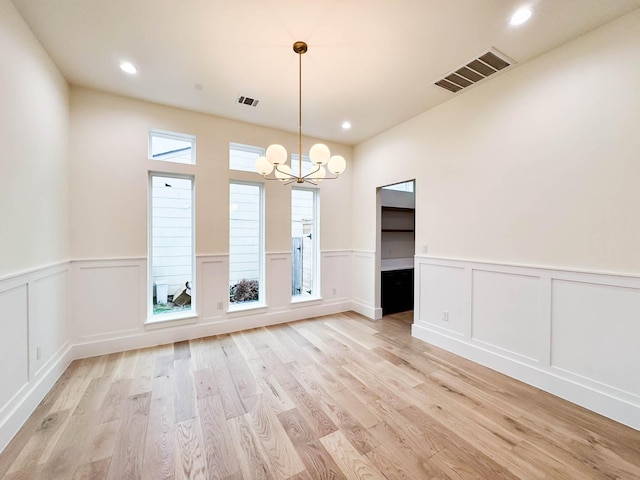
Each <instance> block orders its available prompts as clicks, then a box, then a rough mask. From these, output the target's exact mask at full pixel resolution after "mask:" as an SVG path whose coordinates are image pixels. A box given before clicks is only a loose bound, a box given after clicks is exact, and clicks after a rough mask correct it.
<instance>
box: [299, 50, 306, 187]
mask: <svg viewBox="0 0 640 480" xmlns="http://www.w3.org/2000/svg"><path fill="white" fill-rule="evenodd" d="M305 51H306V50H305ZM303 53H304V51H301V52H298V183H302V182H303V180H302V54H303Z"/></svg>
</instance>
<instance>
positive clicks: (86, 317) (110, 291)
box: [72, 259, 147, 342]
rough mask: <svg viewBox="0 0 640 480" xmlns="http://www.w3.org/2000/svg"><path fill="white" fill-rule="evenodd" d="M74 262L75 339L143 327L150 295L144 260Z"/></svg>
mask: <svg viewBox="0 0 640 480" xmlns="http://www.w3.org/2000/svg"><path fill="white" fill-rule="evenodd" d="M74 265H75V268H74V281H73V284H74V288H73V293H72V296H73V305H74V307H75V308H74V315H73V320H74V322H73V330H72V331H73V335H74V337H75V339H76V341H79V342H85V341H91V340H92V339H97V338H100V337H105V336H113V335H114V334H126V333H131V332H135V331H141V330H142V326H143V322H144V320H145V317H146V308H145V305H146V296H147V295H146V294H147V286H146V278H147V271H146V265H147V264H146V261H145V260H144V259H130V260H129V259H127V260H95V261H82V262H74ZM92 337H93V338H92Z"/></svg>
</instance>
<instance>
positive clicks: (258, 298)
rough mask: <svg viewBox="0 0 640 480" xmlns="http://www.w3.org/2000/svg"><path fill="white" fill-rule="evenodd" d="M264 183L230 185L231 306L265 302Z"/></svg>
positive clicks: (235, 183)
mask: <svg viewBox="0 0 640 480" xmlns="http://www.w3.org/2000/svg"><path fill="white" fill-rule="evenodd" d="M262 198H263V187H262V184H256V183H241V182H231V183H230V185H229V303H230V305H231V306H232V307H233V306H236V307H239V306H253V305H259V304H262V303H264V295H263V290H264V281H263V280H264V276H263V265H264V228H263V217H264V213H263V200H262Z"/></svg>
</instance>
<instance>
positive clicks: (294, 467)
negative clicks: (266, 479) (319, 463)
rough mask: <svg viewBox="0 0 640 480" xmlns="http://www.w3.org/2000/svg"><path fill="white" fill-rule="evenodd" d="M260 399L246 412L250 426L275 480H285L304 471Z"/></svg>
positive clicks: (289, 441)
mask: <svg viewBox="0 0 640 480" xmlns="http://www.w3.org/2000/svg"><path fill="white" fill-rule="evenodd" d="M265 403H266V402H264V401H263V400H262V399H261V398H259V400H258V401H256V402H255V404H254V405H253V406H252V408H251V409H250V410H249V412H248V418H249V419H251V423H250V426H251V428H252V429H253V432H254V433H255V435H256V437H257V438H258V440H259V441H260V445H261V447H262V452H263V456H264V457H265V458H266V459H267V461H268V462H269V464H270V465H271V472H272V473H273V476H274V477H275V478H276V479H279V480H286V479H288V478H289V477H291V476H293V475H295V474H296V473H300V472H302V471H303V470H304V469H305V466H304V464H303V463H302V460H300V457H299V456H298V453H297V452H296V450H295V448H294V447H293V444H292V443H291V440H290V439H289V437H288V436H287V434H286V432H285V430H284V428H283V427H282V424H281V423H280V421H279V420H278V418H277V417H276V415H275V413H274V412H272V411H271V410H270V409H268V408H267V407H266V405H265Z"/></svg>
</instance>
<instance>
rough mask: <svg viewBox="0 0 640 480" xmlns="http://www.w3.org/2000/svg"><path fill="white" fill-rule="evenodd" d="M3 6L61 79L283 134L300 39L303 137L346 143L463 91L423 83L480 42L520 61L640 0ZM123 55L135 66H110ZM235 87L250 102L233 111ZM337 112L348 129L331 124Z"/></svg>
mask: <svg viewBox="0 0 640 480" xmlns="http://www.w3.org/2000/svg"><path fill="white" fill-rule="evenodd" d="M13 3H14V4H15V6H16V8H17V9H18V10H19V11H20V13H21V14H22V16H23V17H24V19H25V20H26V22H27V23H28V24H29V26H30V27H31V29H32V30H33V32H34V33H35V35H36V36H37V37H38V39H39V40H40V41H41V43H42V44H43V45H44V48H45V49H46V50H47V51H48V53H49V54H50V55H51V57H52V58H53V60H54V62H55V63H56V64H57V66H58V67H59V68H60V70H61V71H62V73H63V74H64V75H65V77H66V78H67V79H68V81H69V82H70V83H71V84H73V85H81V86H86V87H90V88H95V89H99V90H104V91H108V92H113V93H116V94H121V95H125V96H129V97H134V98H140V99H144V100H149V101H153V102H157V103H162V104H167V105H173V106H177V107H182V108H186V109H190V110H195V111H200V112H205V113H211V114H214V115H219V116H223V117H227V118H232V119H237V120H242V121H246V122H250V123H255V124H260V125H267V126H271V127H276V128H281V129H284V130H289V131H293V132H297V129H298V56H297V55H296V54H295V53H294V52H293V50H292V47H291V46H292V44H293V42H294V41H296V40H303V41H306V42H307V43H308V44H309V52H308V53H307V54H306V55H304V56H303V57H302V75H303V80H302V83H303V85H302V88H303V93H302V102H303V118H302V124H303V127H302V128H303V132H304V134H305V135H311V136H316V137H319V138H325V139H329V140H334V141H338V142H343V143H347V144H356V143H358V142H361V141H362V140H365V139H367V138H369V137H371V136H373V135H375V134H376V133H379V132H381V131H383V130H385V129H387V128H389V127H391V126H393V125H396V124H398V123H400V122H402V121H404V120H406V119H408V118H411V117H413V116H415V115H417V114H419V113H421V112H423V111H425V110H428V109H429V108H432V107H434V106H435V105H438V104H439V103H442V102H444V101H446V100H448V99H450V98H452V97H453V96H455V95H461V94H464V91H462V92H459V93H458V94H452V93H449V92H447V91H445V90H442V89H441V88H439V87H436V86H434V85H433V82H434V81H435V80H437V79H439V78H440V77H441V76H443V75H444V74H446V73H449V72H450V71H452V70H455V69H457V68H458V67H460V66H461V65H463V64H465V63H466V62H467V61H468V60H471V59H472V58H474V57H475V56H477V55H478V54H481V53H483V52H485V51H486V50H488V49H489V48H490V47H495V48H496V49H498V50H499V51H501V52H502V53H504V54H506V55H507V56H508V57H510V58H511V59H513V60H515V61H516V62H518V64H522V63H524V62H526V61H528V60H531V59H532V58H534V57H537V56H539V55H541V54H543V53H545V52H547V51H549V50H551V49H553V48H554V47H557V46H559V45H561V44H563V43H565V42H567V41H569V40H571V39H573V38H575V37H577V36H579V35H582V34H584V33H586V32H587V31H589V30H592V29H594V28H596V27H598V26H600V25H602V24H604V23H607V22H609V21H611V20H613V19H615V18H617V17H619V16H621V15H624V14H626V13H628V12H630V11H632V10H634V9H636V8H640V0H523V1H520V0H13ZM522 5H530V6H532V7H533V8H534V15H533V17H532V19H531V20H530V21H529V22H528V23H526V24H524V25H522V26H520V27H519V28H514V27H510V26H509V18H510V16H511V14H512V13H513V12H514V11H515V10H516V8H517V7H520V6H522ZM121 60H129V61H131V62H133V63H134V64H135V65H136V66H137V67H138V74H137V75H135V76H128V75H126V74H124V73H123V72H121V71H120V69H119V68H118V65H119V63H120V61H121ZM510 68H517V65H515V66H513V67H510ZM484 81H485V82H488V81H491V78H489V79H487V80H484ZM196 85H198V86H201V88H198V87H197V86H196ZM471 88H474V87H471ZM238 95H245V96H249V97H253V98H256V99H258V100H260V103H259V105H258V106H257V107H249V106H246V105H240V104H238V103H237V102H236V99H237V97H238ZM344 120H349V121H350V122H351V123H352V124H353V127H352V129H351V130H349V131H343V130H342V129H341V127H340V125H341V123H342V122H343V121H344Z"/></svg>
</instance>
